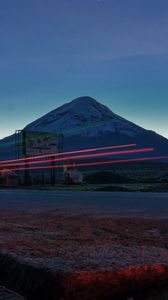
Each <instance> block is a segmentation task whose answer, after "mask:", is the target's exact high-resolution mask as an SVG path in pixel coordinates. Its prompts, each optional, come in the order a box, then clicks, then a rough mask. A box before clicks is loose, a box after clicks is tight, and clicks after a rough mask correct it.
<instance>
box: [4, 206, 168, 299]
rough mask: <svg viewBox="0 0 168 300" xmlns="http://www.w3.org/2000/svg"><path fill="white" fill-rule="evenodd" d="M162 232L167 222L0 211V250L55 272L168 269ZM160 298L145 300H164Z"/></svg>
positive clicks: (166, 235) (166, 236)
mask: <svg viewBox="0 0 168 300" xmlns="http://www.w3.org/2000/svg"><path fill="white" fill-rule="evenodd" d="M167 229H168V219H150V218H140V217H137V216H124V215H122V216H121V215H113V214H82V213H81V214H78V215H76V214H73V212H70V211H66V210H55V211H53V212H49V213H47V212H46V213H44V212H43V213H30V212H25V211H23V212H5V211H4V212H2V211H1V212H0V249H1V252H2V253H6V254H12V255H13V256H14V257H15V258H19V259H21V260H23V261H25V262H28V263H31V265H34V266H40V267H45V268H46V267H47V268H49V269H50V270H51V271H54V272H55V271H63V272H80V273H81V272H84V273H85V272H97V271H98V272H107V271H115V270H121V269H128V268H129V267H134V266H158V265H168V230H167ZM159 297H161V296H159ZM165 297H167V295H166V296H165V295H164V296H162V298H158V296H152V298H148V299H149V300H156V299H157V300H158V299H168V298H165ZM133 299H134V298H133Z"/></svg>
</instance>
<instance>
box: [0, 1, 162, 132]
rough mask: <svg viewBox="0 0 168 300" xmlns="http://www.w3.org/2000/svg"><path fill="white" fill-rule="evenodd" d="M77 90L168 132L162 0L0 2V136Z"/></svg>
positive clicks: (154, 127) (115, 110) (147, 124)
mask: <svg viewBox="0 0 168 300" xmlns="http://www.w3.org/2000/svg"><path fill="white" fill-rule="evenodd" d="M82 95H89V96H92V97H94V98H96V99H97V100H99V101H100V102H102V103H103V104H105V105H107V106H109V107H110V108H111V109H112V111H114V112H115V113H117V114H120V115H122V116H123V117H125V118H127V119H129V120H131V121H133V122H136V123H137V124H139V125H141V126H143V127H145V128H148V129H153V130H155V131H157V132H159V133H161V134H162V135H164V136H167V137H168V121H167V114H168V1H167V0H28V1H27V0H1V1H0V121H1V130H0V138H1V137H3V136H5V135H8V134H10V133H13V132H14V130H15V129H20V128H23V127H24V126H25V125H26V124H28V123H29V122H31V121H33V120H35V119H36V118H37V117H40V116H42V115H43V114H45V113H47V112H49V111H50V110H52V109H54V108H56V107H58V106H59V105H61V104H63V103H65V102H68V101H71V100H72V99H74V98H76V97H79V96H82Z"/></svg>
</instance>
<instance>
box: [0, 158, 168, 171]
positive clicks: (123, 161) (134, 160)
mask: <svg viewBox="0 0 168 300" xmlns="http://www.w3.org/2000/svg"><path fill="white" fill-rule="evenodd" d="M160 159H168V155H165V156H153V157H139V158H128V159H118V160H108V161H100V162H89V163H78V164H75V166H76V167H87V166H100V165H111V164H117V163H129V162H137V161H150V160H160ZM66 166H67V167H72V166H73V164H68V165H66ZM63 167H64V166H55V165H53V166H38V167H27V168H12V169H10V170H11V171H24V170H37V169H61V168H63ZM0 172H1V171H0Z"/></svg>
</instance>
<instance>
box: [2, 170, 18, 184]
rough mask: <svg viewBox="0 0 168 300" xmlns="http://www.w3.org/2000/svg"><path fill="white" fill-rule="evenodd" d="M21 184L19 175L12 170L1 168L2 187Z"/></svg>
mask: <svg viewBox="0 0 168 300" xmlns="http://www.w3.org/2000/svg"><path fill="white" fill-rule="evenodd" d="M18 184H19V176H18V175H17V174H16V173H15V172H14V171H12V170H9V169H3V170H0V187H15V186H18Z"/></svg>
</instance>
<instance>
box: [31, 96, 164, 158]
mask: <svg viewBox="0 0 168 300" xmlns="http://www.w3.org/2000/svg"><path fill="white" fill-rule="evenodd" d="M25 129H26V130H32V131H47V132H62V133H63V134H64V149H65V150H66V151H67V150H72V149H82V148H89V147H101V146H109V145H118V144H125V143H126V144H127V143H136V144H137V145H138V146H139V147H144V146H145V147H146V146H152V147H154V148H155V154H156V153H157V155H164V154H165V155H166V154H168V140H167V139H166V138H164V137H163V136H161V135H159V134H157V133H155V132H154V131H151V130H147V129H144V128H142V127H140V126H138V125H136V124H134V123H132V122H130V121H128V120H126V119H125V118H123V117H121V116H119V115H117V114H115V113H114V112H112V111H111V110H110V109H109V108H108V107H106V106H105V105H103V104H101V103H100V102H98V101H96V100H95V99H93V98H91V97H88V96H84V97H80V98H77V99H75V100H73V101H71V102H69V103H66V104H64V105H62V106H60V107H58V108H57V109H55V110H53V111H51V112H49V113H48V114H46V115H44V116H43V117H41V118H39V119H37V120H36V121H34V122H32V123H30V124H29V125H28V126H26V128H25Z"/></svg>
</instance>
